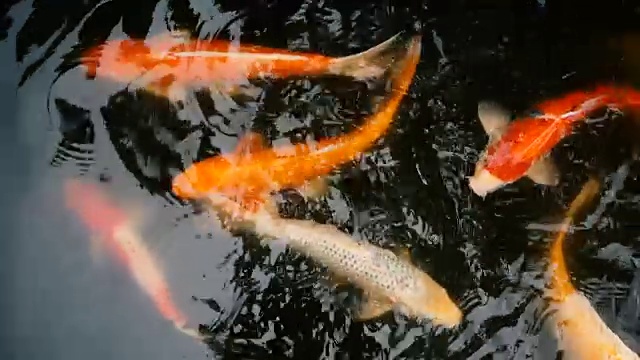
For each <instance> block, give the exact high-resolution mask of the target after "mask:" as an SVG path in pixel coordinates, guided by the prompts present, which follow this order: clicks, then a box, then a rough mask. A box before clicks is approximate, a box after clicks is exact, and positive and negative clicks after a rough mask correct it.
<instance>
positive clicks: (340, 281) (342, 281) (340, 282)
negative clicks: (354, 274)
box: [327, 272, 351, 286]
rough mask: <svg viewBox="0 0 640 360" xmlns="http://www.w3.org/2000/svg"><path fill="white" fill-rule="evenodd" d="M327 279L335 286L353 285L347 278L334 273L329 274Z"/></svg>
mask: <svg viewBox="0 0 640 360" xmlns="http://www.w3.org/2000/svg"><path fill="white" fill-rule="evenodd" d="M327 277H328V278H329V281H330V282H331V283H332V284H333V285H334V286H345V285H349V284H350V283H351V282H350V281H349V279H348V278H347V277H346V276H342V275H340V274H336V273H333V272H332V273H329V274H328V275H327Z"/></svg>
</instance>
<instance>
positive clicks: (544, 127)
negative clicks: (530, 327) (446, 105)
mask: <svg viewBox="0 0 640 360" xmlns="http://www.w3.org/2000/svg"><path fill="white" fill-rule="evenodd" d="M605 106H609V107H616V108H637V107H639V106H640V92H639V91H637V90H634V89H632V88H628V87H615V86H599V87H596V88H595V89H594V90H592V91H577V92H572V93H569V94H566V95H564V96H562V97H560V98H558V99H553V100H547V101H545V102H542V103H540V104H538V106H536V108H537V109H538V110H539V112H540V115H539V116H532V117H527V118H522V119H517V120H514V121H511V122H510V121H509V120H510V117H511V116H510V113H509V111H507V110H506V109H504V108H503V107H501V106H500V105H498V104H496V103H493V102H487V101H483V102H480V104H479V105H478V118H479V119H480V122H481V124H482V126H483V128H484V130H485V132H486V133H487V134H488V136H489V142H488V144H487V148H486V149H485V150H484V151H483V153H482V154H481V155H480V159H479V160H478V162H477V164H476V168H475V171H474V174H473V176H471V177H470V178H469V187H470V188H471V189H472V191H473V192H474V193H475V194H476V195H478V196H482V197H484V196H486V195H487V194H489V193H491V192H493V191H495V190H497V189H499V188H501V187H502V186H504V185H506V184H509V183H512V182H514V181H517V180H518V179H520V178H521V177H523V176H528V177H529V178H530V179H531V180H533V181H534V182H536V183H538V184H543V185H550V186H555V185H557V184H558V181H559V177H560V175H559V173H558V169H557V166H556V165H555V164H554V162H553V161H552V160H551V158H550V157H549V156H548V155H549V153H550V152H551V150H552V149H553V148H554V147H555V146H556V145H557V144H558V143H559V142H560V141H561V140H562V139H564V138H565V137H566V136H568V135H569V134H571V132H572V130H573V126H574V125H575V123H576V122H578V121H581V120H583V119H585V118H586V117H587V116H588V115H589V114H590V113H592V112H593V111H595V110H597V109H600V108H603V107H605Z"/></svg>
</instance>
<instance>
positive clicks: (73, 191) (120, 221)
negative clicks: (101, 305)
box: [64, 179, 201, 339]
mask: <svg viewBox="0 0 640 360" xmlns="http://www.w3.org/2000/svg"><path fill="white" fill-rule="evenodd" d="M64 193H65V201H66V206H67V207H68V208H69V209H70V210H72V211H73V212H75V213H76V215H78V216H79V217H80V218H81V219H82V221H83V222H84V224H85V225H86V226H87V227H88V228H89V230H90V231H91V232H92V233H93V235H94V236H98V239H96V238H95V237H92V241H99V240H100V241H101V243H100V244H92V245H93V246H105V247H106V248H107V249H108V250H110V252H111V253H112V254H113V255H114V256H115V257H117V258H118V260H119V261H120V262H121V263H122V264H123V265H124V266H126V268H127V270H128V271H129V273H130V274H131V276H132V277H133V278H134V279H135V281H136V283H137V284H138V286H139V287H140V288H141V289H142V290H143V291H144V292H145V293H146V294H147V295H148V296H149V297H150V298H151V300H152V302H153V304H154V306H155V307H156V309H157V310H158V312H159V313H160V314H161V315H162V316H163V317H164V318H165V319H167V320H169V321H171V322H172V323H173V324H174V326H175V327H176V328H177V329H178V330H180V331H181V332H183V333H185V334H187V335H189V336H191V337H194V338H196V339H201V336H200V335H199V334H198V332H197V331H196V330H194V329H189V328H187V327H186V324H187V317H186V316H185V315H184V314H183V313H182V312H181V311H180V309H179V308H178V306H177V305H176V304H175V303H174V301H173V299H172V296H171V291H170V289H169V285H168V284H167V281H166V279H165V277H164V274H163V272H162V270H161V269H160V267H159V265H158V263H157V261H156V259H155V258H154V256H153V254H152V253H151V252H150V250H149V249H148V248H147V246H146V245H145V242H144V240H142V239H141V238H140V235H139V234H138V233H137V232H136V231H135V229H134V227H133V224H132V223H131V221H130V217H129V216H127V214H126V213H125V212H124V211H123V210H122V209H120V208H118V207H117V206H116V205H115V204H114V203H113V201H111V200H110V199H109V198H107V196H106V195H105V194H104V193H103V192H102V191H101V190H100V188H98V187H97V186H96V185H94V184H91V183H87V182H81V181H79V180H73V179H70V180H67V181H66V182H65V185H64Z"/></svg>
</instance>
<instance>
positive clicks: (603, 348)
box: [543, 178, 640, 360]
mask: <svg viewBox="0 0 640 360" xmlns="http://www.w3.org/2000/svg"><path fill="white" fill-rule="evenodd" d="M599 191H600V182H599V181H597V180H595V179H593V178H592V179H590V180H589V181H588V182H587V183H586V184H585V185H584V186H583V188H582V191H581V192H580V194H578V196H577V197H576V198H575V199H574V200H573V202H572V203H571V206H570V207H569V210H568V211H567V214H566V217H565V221H564V222H563V224H562V226H563V229H562V230H561V231H560V232H559V233H558V235H557V236H556V238H555V239H554V241H553V243H552V245H551V249H550V254H549V255H550V256H549V257H550V259H549V270H548V271H549V273H550V275H551V276H550V280H551V281H550V284H549V288H548V289H546V291H545V294H544V296H543V297H544V298H545V299H546V300H548V301H549V307H548V308H547V309H546V310H545V314H546V315H547V316H548V318H547V319H545V322H544V324H545V326H546V327H547V328H548V329H549V330H550V331H551V332H552V333H553V334H554V335H555V338H556V339H557V340H558V345H559V349H560V350H562V351H563V357H562V358H563V359H575V360H585V359H619V360H623V359H636V360H637V359H640V358H639V357H638V355H637V354H635V353H634V352H633V351H632V350H631V349H629V348H628V347H627V346H626V345H625V344H624V342H623V341H622V340H620V338H619V337H618V336H617V335H616V334H615V333H614V332H613V331H611V329H610V328H609V327H608V326H607V325H606V324H605V322H604V321H603V320H602V318H600V316H599V315H598V313H597V312H596V310H595V309H594V308H593V307H592V306H591V304H590V303H589V299H587V298H586V297H585V296H584V295H582V294H581V293H580V292H578V290H576V288H575V287H574V286H573V284H572V283H571V277H570V275H569V271H568V270H567V265H566V263H565V259H564V252H563V245H564V239H565V238H566V235H567V232H568V231H569V227H570V226H571V225H572V224H573V222H574V219H575V217H576V215H577V213H578V212H579V211H582V209H583V208H584V207H585V206H586V205H588V203H589V202H591V200H593V198H595V196H596V195H597V194H598V193H599Z"/></svg>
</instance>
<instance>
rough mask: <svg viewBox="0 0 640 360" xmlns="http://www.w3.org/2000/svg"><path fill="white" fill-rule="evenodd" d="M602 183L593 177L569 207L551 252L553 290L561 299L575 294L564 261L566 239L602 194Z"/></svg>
mask: <svg viewBox="0 0 640 360" xmlns="http://www.w3.org/2000/svg"><path fill="white" fill-rule="evenodd" d="M600 186H601V183H600V181H599V180H598V179H596V178H594V177H591V178H590V179H589V180H588V181H587V182H586V183H585V184H584V186H583V187H582V190H580V193H579V194H578V195H577V196H576V198H575V199H574V200H573V201H572V202H571V205H569V209H568V210H567V212H566V213H565V218H564V221H563V222H562V226H561V228H560V231H559V232H558V234H557V235H556V237H555V239H554V240H553V243H552V245H551V249H550V252H549V261H550V263H551V264H552V265H554V266H553V267H552V269H553V275H552V278H551V288H552V289H554V291H555V295H556V296H558V297H559V298H562V297H564V296H567V295H569V294H571V293H573V292H574V291H575V290H574V287H573V285H572V284H571V279H570V276H569V272H568V271H567V266H566V263H565V259H564V252H563V247H564V239H565V238H566V236H567V233H568V232H569V229H570V227H571V225H573V224H574V223H575V222H576V221H577V218H578V217H580V216H582V215H583V214H584V212H585V211H586V209H587V207H588V206H589V204H591V202H592V201H593V200H594V199H595V197H596V195H598V193H599V192H600Z"/></svg>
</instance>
